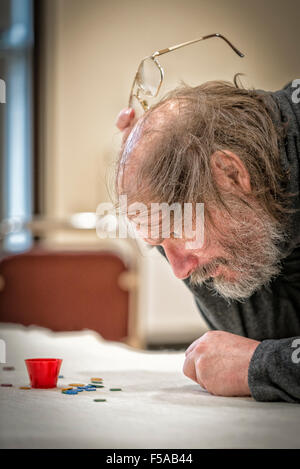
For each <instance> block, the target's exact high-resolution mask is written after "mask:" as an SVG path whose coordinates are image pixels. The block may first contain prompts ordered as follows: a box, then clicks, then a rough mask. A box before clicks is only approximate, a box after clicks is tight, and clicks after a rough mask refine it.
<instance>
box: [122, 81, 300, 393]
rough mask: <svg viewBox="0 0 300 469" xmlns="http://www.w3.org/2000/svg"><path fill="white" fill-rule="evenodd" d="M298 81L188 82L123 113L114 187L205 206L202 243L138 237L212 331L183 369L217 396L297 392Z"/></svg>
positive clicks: (138, 197)
mask: <svg viewBox="0 0 300 469" xmlns="http://www.w3.org/2000/svg"><path fill="white" fill-rule="evenodd" d="M299 84H300V80H294V82H292V83H290V84H289V85H287V86H286V87H285V88H283V89H282V90H280V91H277V92H265V91H262V90H245V89H241V88H239V87H237V86H234V85H233V84H230V83H227V82H220V81H214V82H208V83H204V84H203V85H201V86H198V87H193V88H192V87H188V86H183V87H181V88H179V89H177V90H175V91H173V92H172V93H170V94H169V95H168V96H167V97H166V98H164V99H163V100H162V101H160V102H159V103H158V104H156V105H155V106H153V107H152V108H151V109H150V110H148V111H147V112H146V113H145V114H144V116H143V117H141V118H140V119H138V120H137V119H135V115H134V110H133V109H125V110H123V111H121V113H120V115H119V117H118V121H117V126H118V128H119V129H120V130H122V131H123V132H124V140H123V142H124V144H123V147H122V150H121V153H120V158H119V161H118V164H117V177H116V190H117V193H118V195H120V194H126V195H127V196H128V199H129V200H130V201H138V202H142V203H144V204H145V205H146V206H149V204H151V203H152V202H159V203H163V202H165V203H168V204H173V203H179V204H182V205H183V204H184V203H186V202H189V203H190V202H191V203H192V204H196V203H198V202H202V203H203V204H204V213H205V225H204V243H203V245H202V246H200V247H196V248H194V249H190V248H187V245H186V243H185V239H184V235H183V237H178V236H176V233H175V232H172V233H171V234H170V236H169V237H165V238H164V237H163V236H162V237H161V238H160V239H157V238H156V239H151V237H149V236H148V237H147V236H145V241H146V242H147V243H149V244H151V245H154V246H157V248H158V249H159V251H160V252H161V253H162V254H163V255H164V256H165V257H166V258H167V260H168V262H169V263H170V265H171V267H172V269H173V272H174V274H175V275H176V277H178V278H179V279H182V280H183V281H184V282H185V284H186V285H187V286H188V288H189V289H190V290H191V292H192V294H193V295H194V298H195V301H196V304H197V306H198V308H199V311H200V313H201V314H202V316H203V317H204V319H205V320H206V322H207V324H208V325H209V327H210V329H211V330H210V331H209V332H207V333H206V334H204V335H203V336H202V337H200V338H199V339H197V340H196V341H195V342H194V343H192V344H191V345H190V347H189V348H188V349H187V351H186V359H185V363H184V368H183V371H184V373H185V374H186V376H188V377H189V378H191V379H193V380H194V381H196V382H198V383H199V384H200V385H201V386H202V387H203V388H205V389H206V390H207V391H209V392H210V393H212V394H215V395H221V396H247V395H252V396H253V397H254V399H256V400H259V401H274V400H284V401H287V402H300V212H299V208H300V196H299V181H300V104H299V102H300V99H299V94H300V93H299ZM182 313H183V314H184V311H183V312H182Z"/></svg>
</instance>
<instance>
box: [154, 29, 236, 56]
mask: <svg viewBox="0 0 300 469" xmlns="http://www.w3.org/2000/svg"><path fill="white" fill-rule="evenodd" d="M212 37H220V38H221V39H223V40H224V41H225V42H227V44H228V45H229V46H230V47H231V49H232V50H233V51H234V52H235V53H236V54H237V55H239V56H240V57H245V55H244V54H243V53H242V52H241V51H239V50H238V49H237V48H236V47H235V46H234V45H233V44H231V42H230V41H228V39H226V37H224V36H223V35H222V34H219V33H214V34H208V35H207V36H202V37H200V38H198V39H193V40H192V41H187V42H183V43H182V44H177V45H176V46H172V47H168V48H166V49H161V50H158V51H156V52H154V54H152V57H159V56H160V55H163V54H167V52H172V51H174V50H177V49H180V48H181V47H185V46H188V45H190V44H194V43H195V42H199V41H203V40H205V39H210V38H212Z"/></svg>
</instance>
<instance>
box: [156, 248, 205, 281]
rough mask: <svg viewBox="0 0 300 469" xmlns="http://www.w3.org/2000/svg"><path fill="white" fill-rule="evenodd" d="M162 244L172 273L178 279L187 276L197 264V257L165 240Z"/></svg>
mask: <svg viewBox="0 0 300 469" xmlns="http://www.w3.org/2000/svg"><path fill="white" fill-rule="evenodd" d="M162 246H163V248H164V250H165V253H166V256H167V258H168V261H169V262H170V264H171V267H172V269H173V272H174V275H175V276H176V277H177V278H179V279H184V278H187V277H189V276H190V274H191V273H192V271H193V270H194V269H195V268H196V267H197V265H198V261H197V259H196V258H195V257H194V256H193V255H192V254H191V252H189V251H186V250H185V249H184V248H183V247H175V246H174V245H172V244H171V243H170V244H169V243H168V242H167V241H165V242H164V243H163V244H162Z"/></svg>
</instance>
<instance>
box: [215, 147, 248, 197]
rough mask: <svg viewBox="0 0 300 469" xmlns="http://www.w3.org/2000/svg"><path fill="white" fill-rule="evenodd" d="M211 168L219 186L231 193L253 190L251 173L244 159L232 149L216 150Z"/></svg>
mask: <svg viewBox="0 0 300 469" xmlns="http://www.w3.org/2000/svg"><path fill="white" fill-rule="evenodd" d="M211 169H212V173H213V175H214V177H215V180H216V182H217V184H218V186H219V187H220V188H221V189H223V190H225V191H227V192H231V193H236V192H244V193H249V192H251V182H250V175H249V172H248V170H247V169H246V167H245V165H244V163H243V162H242V160H241V159H240V158H239V157H238V156H237V155H235V154H234V153H232V152H231V151H228V150H224V151H216V152H215V153H213V154H212V156H211Z"/></svg>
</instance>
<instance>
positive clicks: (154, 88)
mask: <svg viewBox="0 0 300 469" xmlns="http://www.w3.org/2000/svg"><path fill="white" fill-rule="evenodd" d="M213 37H218V38H220V39H223V40H224V41H225V42H226V43H227V44H228V45H229V46H230V47H231V49H232V50H233V51H234V52H235V53H236V54H237V55H238V56H239V57H244V54H243V53H242V52H240V51H239V50H238V49H237V48H236V47H235V46H234V45H233V44H232V43H231V42H230V41H229V40H228V39H226V37H224V36H222V34H219V33H214V34H208V35H207V36H202V37H199V38H198V39H193V40H192V41H187V42H183V43H182V44H177V45H176V46H172V47H167V48H166V49H161V50H159V51H156V52H154V53H153V54H152V55H150V56H149V57H145V58H144V59H143V60H142V61H141V63H140V65H139V67H138V70H137V72H136V74H135V77H134V80H133V84H132V87H131V91H130V97H129V105H128V107H130V108H133V109H134V110H135V112H136V114H137V115H140V114H141V113H143V112H146V111H148V109H149V104H148V101H147V100H146V97H147V98H148V97H150V98H155V97H156V96H157V95H158V93H159V90H160V88H161V85H162V82H163V79H164V70H163V68H162V66H161V65H160V63H159V61H158V60H157V57H159V56H160V55H163V54H167V53H168V52H172V51H174V50H177V49H180V48H181V47H185V46H189V45H190V44H194V43H195V42H200V41H203V40H205V39H210V38H213Z"/></svg>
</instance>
